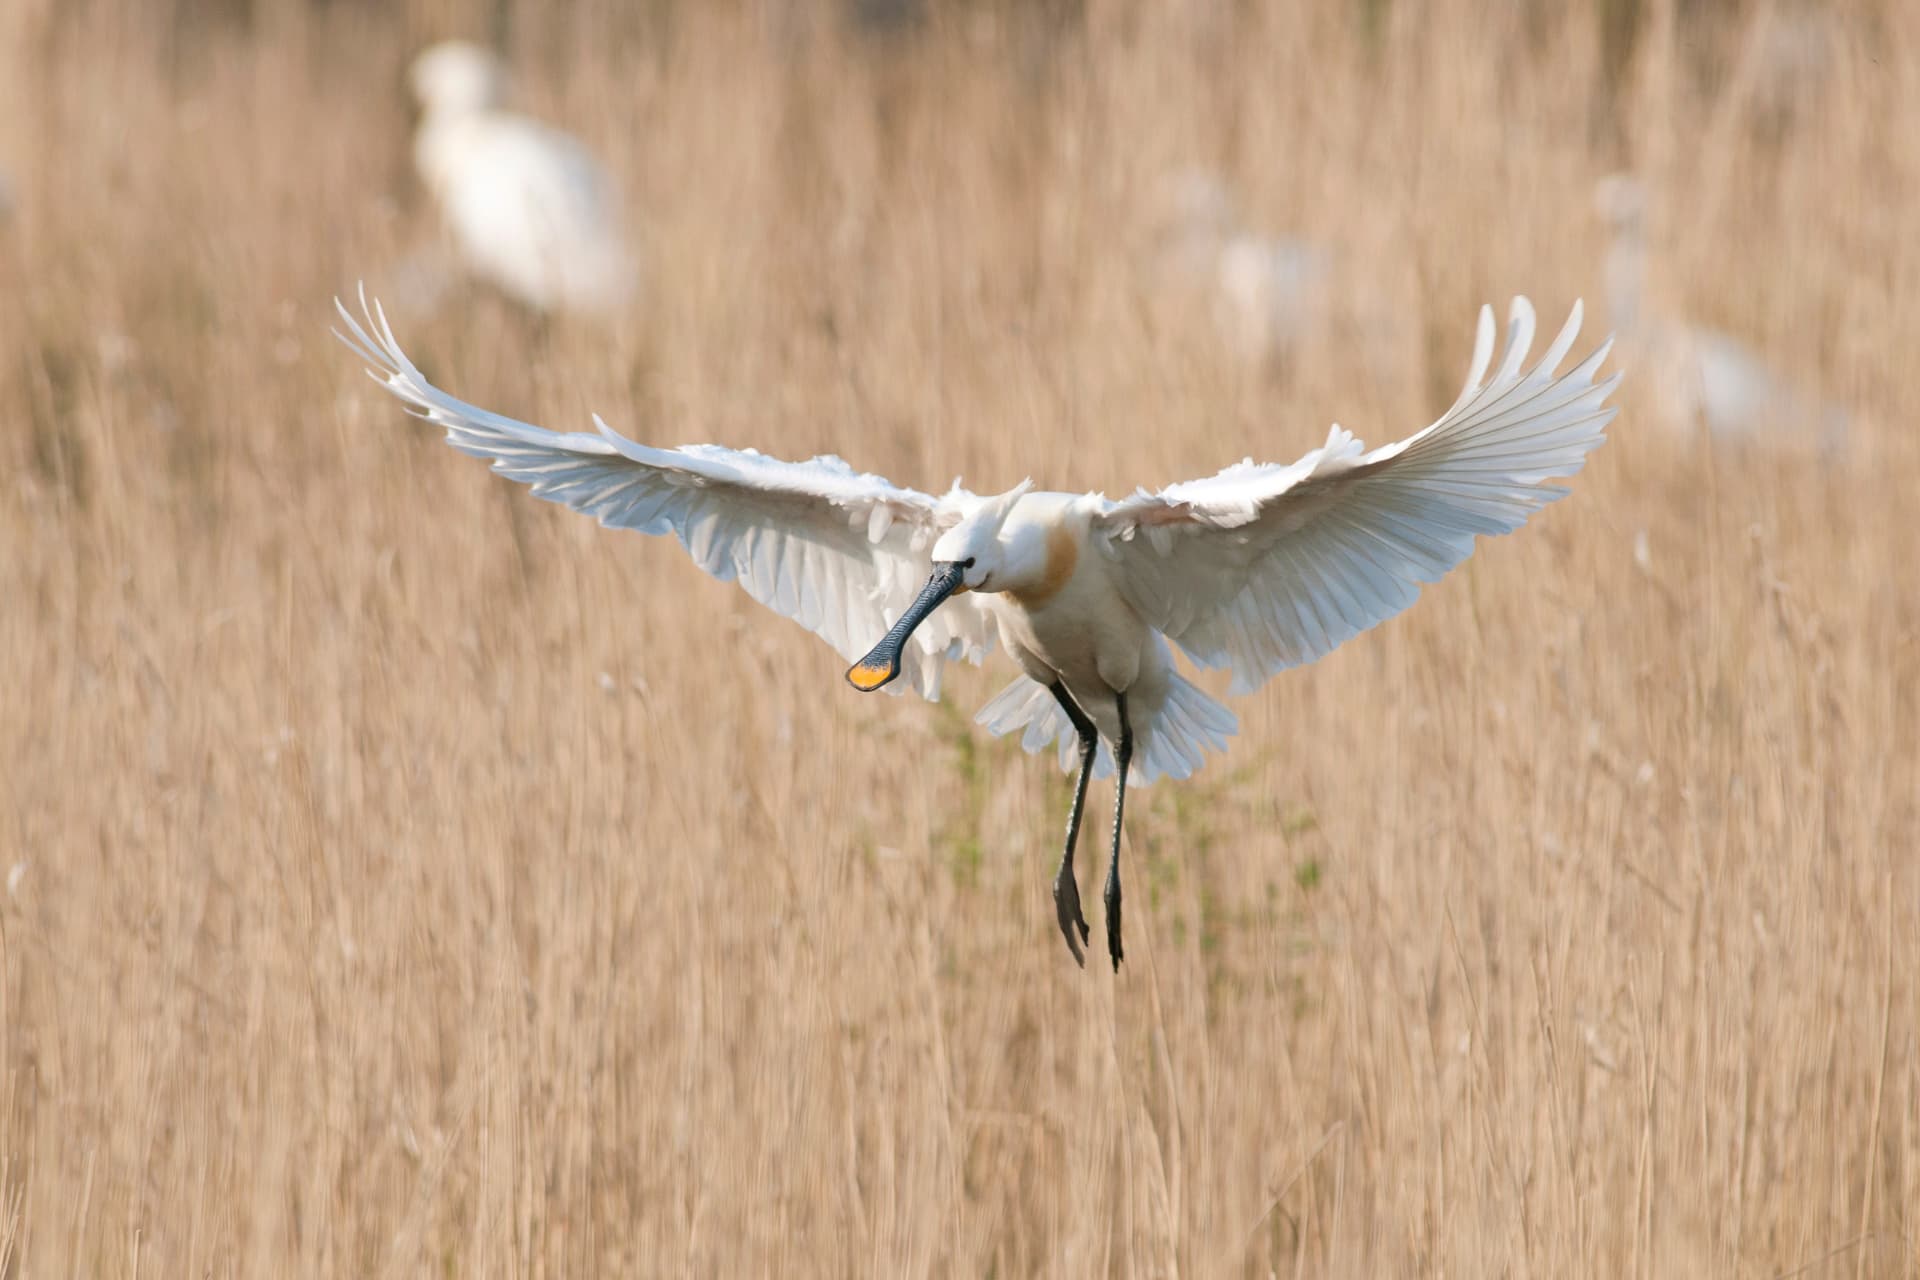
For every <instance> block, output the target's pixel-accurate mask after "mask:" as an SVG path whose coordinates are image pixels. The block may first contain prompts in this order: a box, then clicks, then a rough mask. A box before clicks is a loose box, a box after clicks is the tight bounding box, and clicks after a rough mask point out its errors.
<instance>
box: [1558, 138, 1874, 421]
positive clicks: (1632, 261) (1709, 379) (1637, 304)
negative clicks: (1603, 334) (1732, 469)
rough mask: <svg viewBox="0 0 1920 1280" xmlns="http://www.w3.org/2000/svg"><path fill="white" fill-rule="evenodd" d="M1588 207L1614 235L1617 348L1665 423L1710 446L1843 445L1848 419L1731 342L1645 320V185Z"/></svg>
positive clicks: (1607, 191) (1619, 187) (1630, 180)
mask: <svg viewBox="0 0 1920 1280" xmlns="http://www.w3.org/2000/svg"><path fill="white" fill-rule="evenodd" d="M1594 203H1595V206H1596V208H1597V209H1598V210H1599V212H1600V215H1601V216H1602V217H1603V218H1605V219H1606V221H1607V225H1608V227H1609V229H1610V230H1611V231H1612V233H1613V243H1612V245H1611V247H1610V248H1609V249H1608V250H1607V261H1606V283H1607V302H1608V306H1609V309H1610V310H1611V311H1612V320H1613V324H1614V327H1615V329H1616V330H1617V331H1618V333H1619V335H1620V341H1621V343H1622V345H1623V346H1626V347H1628V348H1629V350H1630V352H1631V355H1632V363H1633V365H1634V367H1635V368H1636V370H1637V371H1639V372H1640V374H1641V375H1642V376H1646V377H1650V378H1652V379H1653V380H1654V384H1655V387H1656V394H1657V395H1658V396H1659V397H1660V399H1661V401H1662V403H1663V406H1664V407H1665V409H1666V411H1667V419H1668V421H1670V422H1675V423H1678V424H1680V425H1683V426H1685V427H1688V428H1695V427H1704V428H1706V430H1707V433H1708V434H1709V435H1710V436H1712V437H1713V438H1714V439H1715V440H1718V441H1721V442H1725V443H1739V444H1756V445H1767V446H1783V445H1804V446H1811V447H1814V448H1817V449H1818V450H1820V451H1821V452H1822V453H1826V454H1829V455H1832V454H1838V453H1843V452H1845V450H1846V445H1847V414H1846V411H1845V410H1844V409H1842V408H1841V407H1840V406H1838V405H1836V404H1833V403H1830V402H1826V403H1823V402H1822V401H1820V400H1818V399H1817V398H1815V397H1813V396H1811V395H1809V394H1807V393H1806V392H1805V391H1804V390H1802V389H1801V388H1798V387H1796V386H1793V385H1792V384H1791V383H1789V382H1787V381H1785V380H1783V379H1782V378H1780V377H1779V376H1778V375H1776V374H1775V373H1774V372H1773V370H1772V369H1770V368H1769V367H1768V365H1767V363H1766V361H1765V360H1764V359H1763V358H1762V357H1761V356H1760V354H1759V353H1758V352H1756V351H1755V350H1753V348H1751V347H1749V346H1747V345H1746V344H1745V343H1743V342H1741V341H1740V340H1739V339H1738V338H1736V337H1734V336H1733V335H1731V334H1728V333H1723V332H1721V331H1720V330H1718V329H1708V328H1703V327H1700V326H1697V325H1691V324H1688V323H1686V321H1685V320H1683V319H1681V318H1679V317H1677V316H1659V315H1649V314H1646V311H1647V308H1646V307H1645V299H1644V296H1643V295H1644V292H1645V287H1646V274H1647V244H1646V215H1647V191H1646V186H1645V184H1643V183H1642V182H1641V181H1640V180H1639V179H1638V178H1635V177H1633V176H1631V175H1629V174H1624V173H1616V174H1612V175H1609V176H1608V177H1605V178H1602V179H1601V180H1600V182H1599V184H1598V186H1597V187H1596V188H1595V191H1594Z"/></svg>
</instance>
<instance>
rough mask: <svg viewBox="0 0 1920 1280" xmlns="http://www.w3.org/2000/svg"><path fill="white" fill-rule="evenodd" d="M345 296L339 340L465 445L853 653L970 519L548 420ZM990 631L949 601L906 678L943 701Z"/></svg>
mask: <svg viewBox="0 0 1920 1280" xmlns="http://www.w3.org/2000/svg"><path fill="white" fill-rule="evenodd" d="M334 305H335V306H336V307H337V308H338V309H339V312H340V316H341V318H342V319H343V320H344V321H345V322H346V325H347V329H348V330H349V333H350V335H351V336H349V334H347V333H340V334H338V335H337V336H339V338H340V340H341V341H343V342H345V343H346V344H347V345H348V346H349V347H351V348H353V350H354V351H355V352H356V353H357V354H359V355H360V356H361V357H362V358H364V359H365V360H366V361H367V362H368V364H369V366H370V368H369V370H368V372H369V373H370V374H371V375H372V377H373V379H374V381H376V382H378V383H380V384H381V385H382V386H384V387H386V389H387V390H388V391H391V392H392V393H393V394H394V395H395V396H397V397H399V399H400V400H402V401H403V402H405V403H406V404H407V405H408V406H409V407H410V408H411V409H412V410H413V412H414V413H415V414H417V415H418V416H420V417H422V418H425V419H426V420H427V421H429V422H432V423H434V424H435V425H436V426H440V427H444V428H445V429H446V433H447V442H448V443H449V444H451V445H452V446H453V447H454V448H456V449H458V450H460V451H461V452H462V453H468V454H472V455H473V456H474V457H476V458H485V459H487V460H489V461H490V462H492V464H493V469H494V470H495V471H498V472H500V473H501V474H502V475H504V476H506V477H508V478H509V479H513V480H518V481H520V482H521V483H522V484H525V485H528V486H530V487H531V488H532V490H533V492H534V495H535V496H536V497H541V498H545V499H546V500H547V501H549V502H558V503H561V504H563V505H565V506H568V507H571V508H573V509H574V510H575V511H579V512H583V513H585V514H586V515H590V516H592V517H594V518H595V519H596V520H598V521H599V522H600V523H601V524H603V525H607V526H608V527H610V528H616V529H637V530H639V531H640V532H642V533H654V534H664V533H671V534H673V535H674V536H675V537H677V538H679V539H680V544H681V545H682V546H684V547H685V548H686V549H687V551H688V552H689V553H690V554H691V555H692V556H693V559H694V563H696V564H698V565H699V566H700V567H701V568H702V569H705V570H706V571H707V572H708V573H710V574H712V575H713V576H714V577H716V578H718V579H720V580H721V581H722V582H727V581H737V582H738V583H739V584H740V585H741V586H742V587H744V588H746V591H747V594H748V595H750V596H752V597H753V598H754V599H755V600H758V601H759V602H760V603H761V604H764V605H766V606H767V607H768V608H770V609H772V610H773V611H774V612H776V613H779V614H782V615H784V616H786V617H789V618H792V619H793V620H794V621H796V622H798V623H799V624H800V625H801V626H803V627H805V628H806V629H807V630H809V631H811V632H813V633H814V634H815V635H817V636H819V637H820V638H821V639H822V640H825V641H826V642H827V643H828V644H829V645H832V646H833V649H834V651H835V652H836V653H838V654H839V655H840V656H841V657H842V658H845V659H846V660H848V661H849V662H851V661H853V660H854V659H856V658H858V657H860V656H861V655H862V654H863V653H865V652H866V650H867V649H868V647H869V646H871V645H872V644H873V642H874V641H875V640H877V639H879V638H880V636H882V635H883V634H885V633H886V630H887V628H888V627H890V626H892V625H893V622H894V620H895V619H897V618H898V617H899V616H900V614H901V613H903V612H904V611H905V610H906V608H907V606H908V605H909V604H911V603H912V602H913V599H914V597H915V595H917V594H918V592H919V589H920V587H921V586H922V585H923V584H924V583H925V581H926V578H927V574H928V573H929V572H930V570H931V561H930V559H929V556H928V551H929V549H930V548H931V546H932V544H933V541H934V539H935V538H937V537H938V536H939V534H940V532H941V531H942V530H944V529H946V528H947V527H949V526H951V525H953V524H955V523H957V522H958V521H959V519H960V517H961V515H962V514H963V511H962V508H961V505H960V504H961V503H963V502H965V501H966V500H968V499H969V497H970V495H967V494H965V493H963V492H961V491H960V490H957V489H956V490H955V491H954V492H953V493H952V494H949V495H948V496H947V497H945V498H933V497H930V496H929V495H927V494H924V493H919V492H917V491H915V490H912V489H902V488H898V487H896V486H895V485H892V484H889V483H888V482H887V481H886V480H883V479H881V478H880V477H879V476H873V475H864V474H861V473H859V472H856V471H854V470H853V468H851V467H849V466H848V465H847V464H846V463H845V462H842V461H841V460H840V459H839V458H834V457H820V458H814V459H812V460H810V461H807V462H782V461H780V460H779V459H777V458H769V457H766V456H764V455H763V454H760V453H756V452H754V451H753V450H751V449H747V450H733V449H723V448H720V447H719V446H717V445H685V446H682V447H680V448H678V449H652V448H648V447H647V446H646V445H643V444H637V443H635V442H634V441H632V440H629V439H627V438H626V437H625V436H622V435H620V434H619V433H618V432H616V431H614V430H612V429H611V428H609V427H608V426H607V425H606V423H604V422H602V421H601V420H600V419H599V417H598V416H597V415H596V416H595V418H594V426H595V428H596V429H595V430H594V431H591V432H556V431H546V430H543V429H542V428H540V427H536V426H532V425H530V424H528V423H525V422H518V421H515V420H514V419H512V418H507V417H503V416H501V415H499V414H496V413H489V412H488V411H487V410H485V409H481V408H478V407H476V406H474V405H470V404H467V403H466V402H465V401H462V400H458V399H455V398H454V397H453V396H450V395H448V394H447V393H446V392H444V391H441V390H440V389H439V388H438V387H435V386H434V385H433V384H432V383H430V382H428V381H427V380H426V378H425V377H424V376H423V375H422V374H421V372H420V370H419V369H418V368H416V367H415V366H414V364H413V362H412V361H411V360H409V359H408V358H407V356H406V353H405V352H404V351H402V350H401V349H400V344H399V342H397V341H396V340H395V339H394V336H393V330H392V328H391V327H390V326H389V325H388V323H387V318H386V315H385V313H384V312H382V311H381V309H380V307H379V304H378V303H374V304H373V305H372V306H371V307H369V306H368V304H367V300H366V296H365V293H364V291H363V292H362V295H361V300H360V305H361V311H362V313H363V315H364V320H365V323H364V324H363V323H362V321H361V320H358V319H355V318H354V316H353V315H352V314H351V313H349V312H348V310H347V309H346V307H345V306H342V305H341V304H340V303H339V302H338V301H337V300H336V302H335V304H334ZM993 634H994V633H993V630H992V623H991V620H990V619H989V618H988V617H987V616H986V614H985V613H984V612H983V611H982V610H981V609H980V607H979V605H978V604H977V602H976V601H975V600H973V599H971V598H969V597H966V596H961V597H957V598H954V599H950V600H948V601H947V603H946V604H945V605H943V606H942V607H941V608H940V609H939V611H938V612H936V613H935V614H934V615H933V616H932V617H930V618H928V619H927V621H926V622H925V623H924V624H923V625H922V626H921V627H920V628H919V630H917V631H916V632H915V633H914V635H913V640H912V642H911V643H910V645H909V646H908V650H907V652H906V653H905V654H904V655H903V658H902V664H901V667H902V674H903V675H904V676H905V677H906V680H907V682H909V683H911V684H912V685H913V687H914V688H915V689H917V690H919V691H920V693H921V695H922V696H924V697H926V698H929V699H932V698H937V697H939V694H940V674H941V670H942V668H943V666H944V664H945V663H946V662H947V660H949V659H953V658H966V659H967V660H968V661H971V662H976V663H977V662H979V661H980V660H981V659H982V658H984V657H985V656H986V654H987V651H988V650H989V649H990V648H991V647H992V643H993Z"/></svg>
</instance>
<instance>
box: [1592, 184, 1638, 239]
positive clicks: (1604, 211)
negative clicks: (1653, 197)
mask: <svg viewBox="0 0 1920 1280" xmlns="http://www.w3.org/2000/svg"><path fill="white" fill-rule="evenodd" d="M1593 207H1594V209H1595V211H1596V212H1598V213H1599V215H1600V216H1601V218H1602V219H1604V220H1605V222H1606V224H1607V226H1608V227H1609V228H1610V229H1611V230H1612V231H1613V232H1614V233H1615V234H1617V235H1638V234H1639V233H1640V227H1641V224H1642V222H1643V221H1645V219H1646V216H1647V188H1646V184H1645V183H1643V182H1641V181H1640V179H1638V178H1636V177H1634V176H1633V175H1632V174H1630V173H1610V174H1608V175H1607V176H1606V177H1604V178H1602V179H1600V181H1599V182H1597V183H1595V184H1594V187H1593Z"/></svg>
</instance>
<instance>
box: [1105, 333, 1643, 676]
mask: <svg viewBox="0 0 1920 1280" xmlns="http://www.w3.org/2000/svg"><path fill="white" fill-rule="evenodd" d="M1579 331H1580V306H1579V304H1578V303H1576V304H1574V308H1573V314H1572V315H1571V316H1569V317H1568V318H1567V323H1566V325H1565V327H1564V328H1562V329H1561V331H1560V334H1559V336H1558V337H1557V338H1555V339H1554V341H1553V344H1552V346H1551V347H1549V348H1548V350H1547V352H1546V355H1545V356H1544V358H1542V359H1541V361H1540V362H1539V363H1538V364H1537V365H1535V366H1534V367H1533V368H1532V369H1530V370H1528V369H1525V368H1524V367H1523V362H1524V361H1525V360H1526V357H1527V353H1528V350H1529V348H1531V347H1532V345H1533V334H1534V316H1533V307H1532V306H1531V305H1530V304H1529V303H1528V302H1527V300H1526V299H1525V298H1516V299H1514V303H1513V310H1512V314H1511V317H1510V319H1509V321H1508V328H1507V345H1506V351H1505V353H1504V354H1503V355H1502V356H1501V359H1500V365H1499V368H1498V369H1496V370H1495V371H1494V372H1493V376H1492V377H1491V378H1489V377H1487V371H1488V367H1489V365H1490V364H1491V362H1492V358H1493V343H1494V322H1493V312H1492V310H1491V309H1490V308H1482V309H1481V312H1480V331H1479V340H1478V342H1477V343H1476V345H1475V349H1474V356H1473V368H1472V372H1471V373H1469V374H1468V375H1467V384H1466V387H1465V389H1464V390H1463V391H1462V392H1461V393H1460V398H1459V399H1458V400H1457V401H1456V402H1455V403H1454V406H1453V407H1452V408H1451V409H1449V410H1447V412H1446V413H1445V414H1443V415H1442V416H1441V417H1440V419H1439V421H1437V422H1435V423H1434V424H1433V425H1432V426H1430V427H1428V428H1427V429H1426V430H1424V431H1422V432H1420V433H1419V434H1417V435H1414V436H1410V437H1409V438H1407V439H1405V440H1402V441H1400V442H1399V443H1398V444H1391V445H1387V446H1386V447H1384V448H1380V449H1375V450H1374V451H1373V452H1371V453H1365V452H1362V445H1361V444H1360V442H1359V441H1358V440H1356V439H1355V438H1354V437H1353V436H1352V435H1351V434H1350V433H1348V432H1347V431H1344V430H1342V429H1341V428H1340V427H1337V426H1336V427H1334V428H1333V430H1332V432H1331V433H1330V434H1329V435H1328V436H1327V443H1326V444H1325V445H1324V446H1322V447H1321V448H1319V449H1315V450H1314V451H1313V452H1311V453H1309V454H1307V455H1306V456H1305V457H1303V458H1301V459H1300V460H1299V461H1298V462H1295V463H1293V464H1292V465H1290V466H1280V465H1277V464H1271V463H1268V464H1255V463H1254V462H1253V461H1251V460H1248V461H1246V462H1242V463H1240V464H1238V465H1237V466H1232V467H1228V468H1227V469H1226V470H1225V471H1222V472H1221V473H1220V474H1219V475H1216V476H1214V477H1212V478H1211V479H1207V480H1195V481H1190V482H1188V483H1185V484H1176V485H1171V486H1169V487H1168V488H1165V489H1162V490H1161V491H1160V492H1158V493H1148V492H1146V491H1145V490H1141V491H1140V492H1139V493H1137V494H1135V495H1134V496H1133V497H1131V498H1128V499H1126V500H1124V501H1122V502H1117V503H1112V504H1110V505H1109V506H1108V508H1107V509H1106V510H1105V511H1104V512H1103V513H1102V514H1101V515H1099V516H1098V517H1096V520H1095V531H1096V533H1097V534H1099V535H1100V538H1099V541H1098V543H1097V545H1099V546H1100V547H1101V548H1102V550H1104V551H1105V552H1106V554H1107V555H1108V556H1109V557H1111V558H1112V559H1113V560H1115V561H1116V562H1117V564H1118V566H1119V568H1120V569H1121V572H1120V574H1119V575H1118V577H1119V580H1120V583H1121V590H1122V591H1123V592H1124V593H1125V595H1126V597H1127V599H1128V601H1129V602H1130V603H1131V604H1132V605H1133V606H1134V608H1135V609H1137V610H1138V611H1139V612H1140V615H1141V616H1142V617H1143V618H1145V619H1146V620H1147V621H1148V622H1150V623H1151V624H1152V625H1154V626H1156V627H1158V628H1159V629H1160V630H1161V631H1164V632H1165V633H1166V634H1167V636H1168V637H1169V638H1171V639H1172V640H1173V641H1174V642H1175V643H1177V644H1178V645H1179V646H1180V647H1181V649H1183V650H1185V651H1186V653H1187V654H1188V655H1189V656H1190V657H1191V658H1192V659H1193V660H1194V661H1195V662H1197V663H1199V664H1200V665H1202V666H1206V667H1227V668H1230V669H1231V670H1232V671H1233V675H1234V680H1233V690H1234V692H1236V693H1244V692H1246V691H1247V690H1250V689H1253V688H1255V687H1257V686H1258V685H1259V684H1261V683H1262V682H1263V681H1265V680H1266V679H1267V678H1268V677H1270V676H1272V675H1273V674H1275V673H1276V672H1278V671H1282V670H1284V669H1286V668H1287V667H1291V666H1297V665H1299V664H1301V663H1305V662H1311V661H1313V660H1314V659H1315V658H1318V657H1321V656H1322V655H1324V654H1326V653H1327V652H1329V651H1330V650H1332V649H1333V648H1334V647H1335V646H1336V645H1339V644H1340V643H1342V642H1343V641H1345V640H1348V639H1351V638H1352V637H1354V636H1356V635H1358V634H1359V633H1360V632H1362V631H1365V630H1366V629H1367V628H1369V627H1371V626H1374V625H1375V624H1376V623H1380V622H1384V621H1386V620H1387V619H1388V618H1391V617H1392V616H1393V615H1394V614H1396V613H1399V612H1400V611H1401V610H1402V609H1404V608H1406V607H1407V606H1408V605H1410V604H1412V603H1413V602H1414V599H1415V598H1416V597H1417V596H1418V595H1419V594H1420V586H1421V584H1423V583H1428V582H1434V581H1436V580H1438V579H1439V578H1440V577H1441V575H1443V574H1444V573H1446V572H1447V570H1449V569H1451V568H1453V567H1454V566H1455V565H1457V564H1459V563H1460V562H1461V561H1462V560H1465V559H1466V558H1467V556H1468V555H1469V554H1470V553H1471V552H1472V550H1473V540H1474V538H1475V537H1476V536H1478V535H1481V534H1491V533H1508V532H1511V531H1512V530H1514V529H1517V528H1519V527H1520V525H1521V524H1523V523H1524V522H1525V521H1526V518H1527V517H1528V516H1529V515H1531V514H1532V513H1533V512H1535V511H1537V510H1539V509H1540V508H1541V507H1543V506H1545V505H1546V504H1547V503H1549V502H1551V501H1553V500H1554V499H1555V498H1558V497H1560V496H1561V495H1562V494H1564V493H1565V492H1566V490H1565V489H1562V488H1559V487H1557V486H1553V485H1547V484H1542V483H1541V481H1543V480H1545V479H1547V478H1549V477H1553V476H1564V475H1571V474H1572V473H1573V472H1575V471H1578V470H1579V469H1580V466H1581V463H1582V462H1583V461H1584V460H1585V458H1586V455H1587V453H1588V452H1589V451H1590V450H1592V449H1593V448H1595V447H1596V446H1597V445H1599V443H1600V442H1601V440H1602V439H1603V438H1604V436H1603V434H1602V428H1604V427H1605V426H1606V424H1607V423H1608V421H1610V420H1611V419H1612V417H1613V414H1614V410H1612V409H1609V408H1606V407H1605V406H1604V402H1605V400H1606V398H1607V396H1608V395H1609V394H1610V393H1611V392H1612V391H1613V388H1614V386H1615V384H1616V383H1617V382H1618V381H1619V374H1617V373H1616V374H1614V375H1613V376H1612V377H1610V378H1607V379H1605V380H1604V381H1601V382H1597V383H1596V382H1595V381H1594V374H1595V372H1596V371H1597V370H1598V369H1599V367H1600V365H1601V363H1602V362H1603V361H1604V360H1605V359H1606V355H1607V350H1608V348H1609V347H1610V346H1611V345H1612V342H1611V339H1609V341H1608V342H1607V343H1606V344H1603V345H1602V346H1601V348H1600V349H1599V350H1598V351H1596V352H1594V353H1593V354H1592V355H1591V356H1589V357H1587V359H1585V360H1583V361H1582V362H1581V363H1580V364H1579V365H1578V366H1576V367H1575V368H1574V369H1572V370H1571V371H1569V372H1567V373H1565V374H1557V373H1556V372H1555V371H1556V370H1557V369H1558V367H1559V365H1560V362H1561V361H1562V360H1563V359H1565V357H1566V355H1567V352H1568V350H1569V349H1571V347H1572V346H1573V340H1574V338H1575V337H1576V336H1577V335H1578V333H1579Z"/></svg>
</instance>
